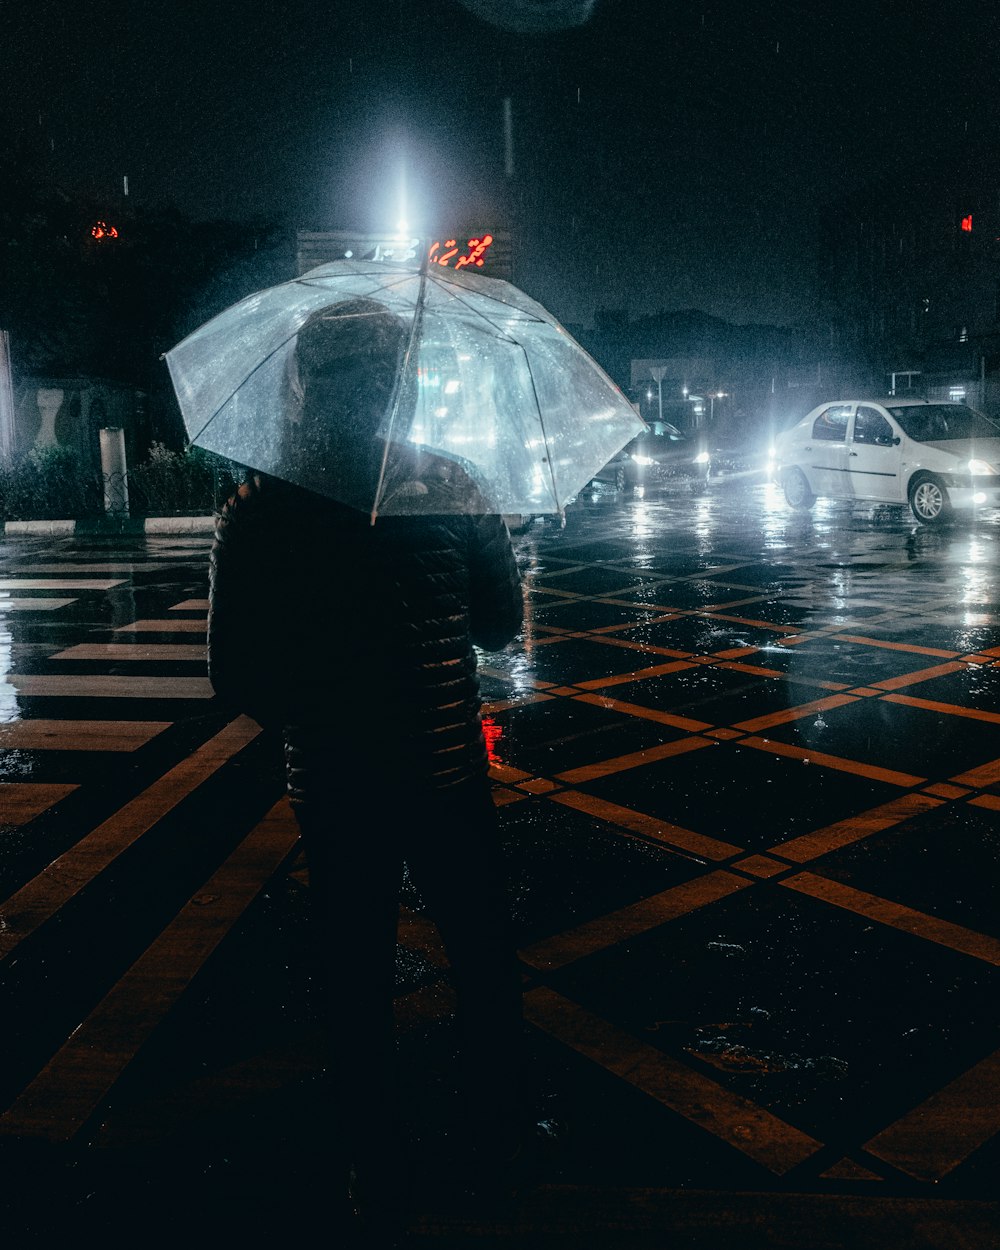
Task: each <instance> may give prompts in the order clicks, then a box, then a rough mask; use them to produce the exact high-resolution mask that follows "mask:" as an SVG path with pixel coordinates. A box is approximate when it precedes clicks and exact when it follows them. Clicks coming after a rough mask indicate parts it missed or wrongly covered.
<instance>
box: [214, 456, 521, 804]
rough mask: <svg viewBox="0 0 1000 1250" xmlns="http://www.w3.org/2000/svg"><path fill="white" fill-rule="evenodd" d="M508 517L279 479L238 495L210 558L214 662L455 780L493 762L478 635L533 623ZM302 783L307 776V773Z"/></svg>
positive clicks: (311, 728) (281, 719)
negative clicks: (412, 513)
mask: <svg viewBox="0 0 1000 1250" xmlns="http://www.w3.org/2000/svg"><path fill="white" fill-rule="evenodd" d="M522 615H523V597H522V591H521V584H520V578H519V575H518V571H517V564H516V562H515V559H514V554H513V551H512V549H511V544H510V537H509V535H508V533H507V528H506V526H505V525H504V522H503V520H502V519H501V518H500V517H497V516H478V517H471V516H454V517H443V516H436V517H430V516H428V517H405V518H402V517H399V518H396V517H380V518H379V519H378V520H377V521H376V523H375V525H372V524H371V523H370V521H369V518H368V517H367V516H365V515H364V514H363V513H360V512H357V511H355V510H354V509H351V508H347V507H344V506H342V505H340V504H337V503H334V502H333V501H331V500H327V499H324V498H322V497H320V496H318V495H316V494H314V493H312V492H310V491H305V490H301V489H300V488H298V487H295V486H291V485H288V484H287V483H285V482H282V481H279V480H277V479H273V478H267V477H254V478H252V479H251V480H250V481H248V482H247V483H245V484H244V485H243V486H241V487H240V489H239V491H238V492H237V494H236V495H234V496H233V498H231V499H230V500H229V501H228V503H227V504H226V505H225V507H224V508H223V509H222V512H221V514H220V515H219V517H218V520H217V523H216V530H215V541H214V543H213V547H212V555H211V565H210V594H209V617H208V655H209V676H210V678H211V681H212V686H213V688H214V690H215V692H216V694H218V695H219V696H220V697H221V698H222V699H224V700H225V701H227V702H228V703H230V704H231V705H232V706H233V707H234V708H238V709H240V710H241V711H244V712H246V713H248V714H249V715H250V716H252V717H254V719H256V720H257V721H259V722H260V723H261V724H263V725H265V726H271V727H280V728H282V729H283V730H284V733H285V738H286V743H287V748H288V752H289V760H290V774H289V775H290V779H292V773H293V771H294V769H293V767H291V766H292V765H294V764H295V759H296V754H297V753H298V754H301V752H302V751H306V752H307V753H308V751H309V750H310V748H311V745H312V744H315V743H316V742H317V741H323V742H328V741H329V739H330V738H331V737H332V738H333V739H334V740H337V739H339V740H340V741H341V743H342V744H349V748H350V749H349V754H352V755H353V757H354V758H355V759H358V760H362V761H364V760H367V761H369V762H370V763H372V764H374V763H375V762H377V761H381V763H382V765H383V766H384V767H385V768H386V769H387V771H393V772H396V773H397V774H400V773H401V774H402V775H403V777H405V778H406V779H407V780H409V781H411V782H417V783H421V784H429V785H430V786H431V787H432V788H437V789H439V788H443V787H447V786H450V785H453V784H455V783H456V782H460V781H463V780H465V779H466V778H468V777H470V776H472V775H474V774H476V773H480V772H482V771H484V770H485V769H486V766H487V762H486V751H485V745H484V742H483V735H482V726H481V723H480V719H479V706H480V703H479V682H478V679H477V677H476V654H475V651H474V649H473V647H474V645H475V646H479V647H482V648H484V649H485V650H496V649H499V648H500V647H502V646H504V645H506V644H507V643H508V642H509V641H510V640H511V639H512V638H513V637H514V636H515V635H516V633H517V632H518V630H519V629H520V626H521V622H522ZM291 788H292V791H293V797H294V796H295V789H296V786H295V784H294V779H292V780H291Z"/></svg>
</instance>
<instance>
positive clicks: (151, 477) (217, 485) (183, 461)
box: [128, 443, 243, 516]
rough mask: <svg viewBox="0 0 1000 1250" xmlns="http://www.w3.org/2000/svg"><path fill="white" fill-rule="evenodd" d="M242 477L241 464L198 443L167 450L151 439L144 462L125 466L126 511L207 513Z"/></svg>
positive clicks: (148, 513) (139, 512)
mask: <svg viewBox="0 0 1000 1250" xmlns="http://www.w3.org/2000/svg"><path fill="white" fill-rule="evenodd" d="M242 479H243V469H242V468H241V466H239V465H237V464H234V463H233V462H232V461H231V460H226V459H225V458H224V457H222V456H217V455H215V454H214V453H213V452H210V451H205V450H204V449H203V448H201V447H194V446H188V447H186V448H185V449H184V450H183V451H171V449H170V448H169V447H167V446H166V445H165V444H163V443H154V444H153V445H152V447H151V448H150V450H149V456H148V458H147V459H146V460H145V461H144V463H142V464H140V465H138V466H137V467H135V468H133V469H130V470H129V475H128V494H129V511H130V513H131V514H132V516H170V515H172V514H176V513H188V514H190V513H194V514H202V513H209V512H211V511H212V510H213V509H214V508H217V507H219V506H220V505H221V504H222V503H223V501H224V500H225V499H226V497H227V496H228V495H231V494H232V492H233V491H234V490H235V488H236V485H237V484H238V483H239V482H240V481H242Z"/></svg>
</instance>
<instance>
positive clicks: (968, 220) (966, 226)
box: [962, 213, 972, 234]
mask: <svg viewBox="0 0 1000 1250" xmlns="http://www.w3.org/2000/svg"><path fill="white" fill-rule="evenodd" d="M962 229H963V230H964V231H965V233H966V234H971V233H972V214H971V213H968V214H966V216H965V217H963V218H962Z"/></svg>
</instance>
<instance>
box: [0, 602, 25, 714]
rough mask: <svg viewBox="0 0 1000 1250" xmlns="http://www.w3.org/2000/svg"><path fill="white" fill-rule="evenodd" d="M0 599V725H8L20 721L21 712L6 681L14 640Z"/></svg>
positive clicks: (11, 660)
mask: <svg viewBox="0 0 1000 1250" xmlns="http://www.w3.org/2000/svg"><path fill="white" fill-rule="evenodd" d="M8 597H9V596H3V597H0V724H9V723H10V722H11V721H15V720H20V719H21V711H20V708H19V707H18V706H17V691H16V690H15V689H14V687H13V686H12V685H11V684H10V682H9V681H8V680H7V675H8V673H9V672H10V670H11V664H12V663H13V653H14V639H13V637H12V635H11V632H10V630H9V629H7V619H6V616H5V615H4V614H3V607H4V603H3V600H4V598H8Z"/></svg>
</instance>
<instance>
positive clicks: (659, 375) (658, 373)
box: [649, 365, 667, 421]
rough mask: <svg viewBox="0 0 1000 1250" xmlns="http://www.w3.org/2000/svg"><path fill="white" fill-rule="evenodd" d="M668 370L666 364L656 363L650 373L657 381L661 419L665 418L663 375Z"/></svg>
mask: <svg viewBox="0 0 1000 1250" xmlns="http://www.w3.org/2000/svg"><path fill="white" fill-rule="evenodd" d="M666 372H667V370H666V367H665V366H664V365H654V366H652V367H651V368H650V370H649V373H650V377H652V379H653V381H654V382H655V383H656V394H657V404H658V407H659V413H660V420H661V421H662V420H663V375H664V374H665V373H666Z"/></svg>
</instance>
